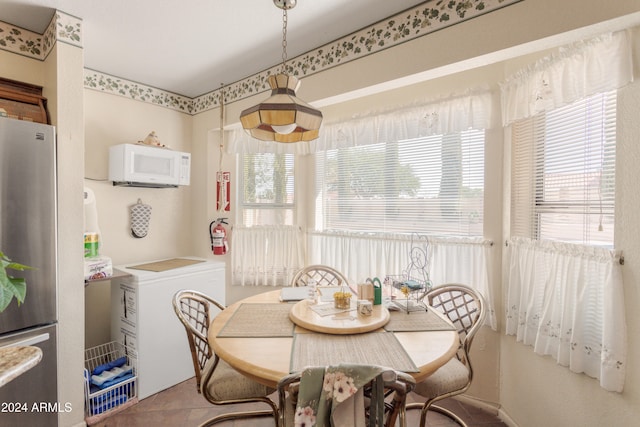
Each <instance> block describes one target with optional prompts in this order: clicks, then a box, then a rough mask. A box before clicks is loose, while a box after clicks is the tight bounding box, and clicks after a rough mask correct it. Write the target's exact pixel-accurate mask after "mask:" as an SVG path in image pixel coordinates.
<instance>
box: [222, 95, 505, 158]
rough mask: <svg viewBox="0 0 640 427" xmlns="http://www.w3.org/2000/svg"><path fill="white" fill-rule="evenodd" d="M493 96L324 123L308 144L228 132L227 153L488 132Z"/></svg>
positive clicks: (459, 97) (463, 97) (437, 102)
mask: <svg viewBox="0 0 640 427" xmlns="http://www.w3.org/2000/svg"><path fill="white" fill-rule="evenodd" d="M493 110H494V109H493V98H492V94H491V93H490V92H489V91H488V90H485V89H482V90H480V89H476V90H471V91H469V92H467V93H465V94H462V95H452V96H450V97H447V98H444V99H438V100H434V101H429V102H425V103H423V104H421V105H414V106H410V107H404V108H400V109H396V110H393V111H384V112H378V113H366V114H362V115H360V116H359V117H354V118H351V119H349V120H347V121H344V122H338V123H323V124H322V127H321V128H320V137H319V138H318V139H316V140H314V141H310V142H300V143H295V144H280V143H275V142H268V141H259V140H257V139H254V138H251V137H250V136H249V135H248V134H247V133H246V132H245V131H244V130H242V129H235V130H232V131H230V132H229V137H228V138H227V140H228V141H229V143H228V144H227V152H228V153H230V154H232V153H265V152H268V153H291V154H300V155H305V154H310V153H316V152H320V151H326V150H331V149H335V148H344V147H353V146H360V145H368V144H377V143H381V142H394V141H401V140H405V139H411V138H419V137H424V136H429V135H442V134H448V133H455V132H462V131H465V130H468V129H489V128H491V124H492V111H493Z"/></svg>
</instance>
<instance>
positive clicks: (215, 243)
mask: <svg viewBox="0 0 640 427" xmlns="http://www.w3.org/2000/svg"><path fill="white" fill-rule="evenodd" d="M226 219H227V218H217V219H216V220H214V221H211V224H209V237H210V238H211V250H212V251H213V254H214V255H224V254H226V253H227V252H228V251H229V242H228V240H227V230H226V229H225V228H224V226H223V225H222V224H227V225H229V223H228V222H226Z"/></svg>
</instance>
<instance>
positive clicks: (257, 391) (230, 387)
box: [206, 359, 275, 400]
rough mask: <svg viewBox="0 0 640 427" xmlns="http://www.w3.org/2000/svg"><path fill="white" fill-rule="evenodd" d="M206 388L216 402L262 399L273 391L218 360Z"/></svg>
mask: <svg viewBox="0 0 640 427" xmlns="http://www.w3.org/2000/svg"><path fill="white" fill-rule="evenodd" d="M206 387H207V390H208V392H209V394H210V395H211V396H213V398H214V399H216V400H231V399H247V398H252V397H264V396H268V395H269V394H271V393H273V392H274V391H275V389H272V388H269V387H267V386H264V385H262V384H260V383H257V382H255V381H253V380H251V379H249V378H247V377H245V376H244V375H242V374H241V373H239V372H238V371H236V370H235V369H233V368H232V367H231V366H229V364H228V363H227V362H225V361H224V360H222V359H219V361H218V366H216V369H215V371H213V375H212V376H211V379H210V380H209V383H208V384H207V385H206Z"/></svg>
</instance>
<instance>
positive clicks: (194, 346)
mask: <svg viewBox="0 0 640 427" xmlns="http://www.w3.org/2000/svg"><path fill="white" fill-rule="evenodd" d="M212 307H216V308H218V309H219V310H221V311H222V310H224V306H223V305H222V304H220V303H219V302H218V301H216V300H214V299H213V298H211V297H210V296H208V295H205V294H203V293H202V292H198V291H191V290H181V291H178V292H176V294H175V295H174V296H173V309H174V310H175V312H176V315H177V316H178V319H180V322H182V324H183V325H184V328H185V330H186V332H187V339H188V341H189V348H190V349H191V358H192V361H193V369H194V371H195V374H196V385H197V387H198V392H199V391H200V384H201V379H202V370H203V369H204V366H205V364H206V363H207V362H208V361H209V359H211V357H212V356H215V355H214V353H213V351H212V350H211V346H209V340H208V337H207V334H208V332H209V325H210V324H211V321H212V320H213V318H212V310H211V308H212Z"/></svg>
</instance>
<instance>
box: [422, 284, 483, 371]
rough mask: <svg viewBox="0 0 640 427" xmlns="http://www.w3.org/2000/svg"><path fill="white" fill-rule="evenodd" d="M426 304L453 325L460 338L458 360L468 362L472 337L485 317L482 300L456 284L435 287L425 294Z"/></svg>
mask: <svg viewBox="0 0 640 427" xmlns="http://www.w3.org/2000/svg"><path fill="white" fill-rule="evenodd" d="M426 298H427V302H428V304H429V305H430V306H431V307H433V308H435V309H436V310H438V311H440V312H442V313H444V314H445V315H446V316H447V317H448V318H449V320H450V321H451V322H452V323H453V324H454V326H455V327H456V329H457V330H458V335H459V336H460V347H461V348H460V351H458V354H457V357H458V359H459V360H460V361H461V362H463V363H465V364H469V362H468V353H469V349H470V348H471V343H472V342H473V337H474V335H475V334H476V332H477V331H478V329H480V327H481V326H482V322H483V321H484V317H485V315H486V308H485V303H484V299H483V298H482V295H480V294H479V293H478V292H477V291H476V290H474V289H472V288H470V287H469V286H466V285H461V284H457V283H452V284H445V285H440V286H437V287H435V288H433V289H431V290H430V291H429V292H427V295H426Z"/></svg>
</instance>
